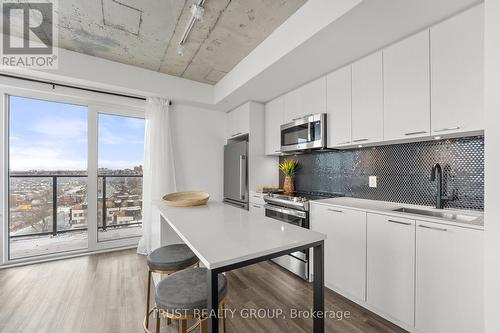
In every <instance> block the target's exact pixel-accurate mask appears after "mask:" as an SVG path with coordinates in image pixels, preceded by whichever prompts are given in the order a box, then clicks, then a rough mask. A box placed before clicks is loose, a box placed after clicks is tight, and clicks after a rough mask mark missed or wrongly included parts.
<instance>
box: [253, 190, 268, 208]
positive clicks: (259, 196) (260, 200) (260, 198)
mask: <svg viewBox="0 0 500 333" xmlns="http://www.w3.org/2000/svg"><path fill="white" fill-rule="evenodd" d="M264 195H265V194H264V193H260V192H255V191H250V198H249V201H250V202H251V203H254V204H257V205H260V206H264V205H265V204H266V202H265V201H264Z"/></svg>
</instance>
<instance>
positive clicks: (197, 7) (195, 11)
mask: <svg viewBox="0 0 500 333" xmlns="http://www.w3.org/2000/svg"><path fill="white" fill-rule="evenodd" d="M204 3H205V0H198V2H197V3H194V4H192V5H191V17H190V18H189V22H188V25H187V27H186V30H184V33H183V34H182V37H181V40H180V41H179V47H178V48H177V54H178V55H179V56H181V57H182V56H183V55H184V44H186V42H187V39H188V37H189V34H190V33H191V30H193V27H194V24H195V22H196V21H198V22H203V16H204V15H205V8H204V7H203V4H204Z"/></svg>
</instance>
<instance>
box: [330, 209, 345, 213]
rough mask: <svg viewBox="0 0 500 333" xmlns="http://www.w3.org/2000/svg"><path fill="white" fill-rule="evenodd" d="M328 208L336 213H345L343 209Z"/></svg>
mask: <svg viewBox="0 0 500 333" xmlns="http://www.w3.org/2000/svg"><path fill="white" fill-rule="evenodd" d="M328 210H329V211H330V212H334V213H343V211H341V210H336V209H331V208H328Z"/></svg>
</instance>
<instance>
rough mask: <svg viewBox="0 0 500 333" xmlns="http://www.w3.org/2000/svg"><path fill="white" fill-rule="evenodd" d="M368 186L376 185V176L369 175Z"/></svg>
mask: <svg viewBox="0 0 500 333" xmlns="http://www.w3.org/2000/svg"><path fill="white" fill-rule="evenodd" d="M369 183H370V187H377V176H370V177H369Z"/></svg>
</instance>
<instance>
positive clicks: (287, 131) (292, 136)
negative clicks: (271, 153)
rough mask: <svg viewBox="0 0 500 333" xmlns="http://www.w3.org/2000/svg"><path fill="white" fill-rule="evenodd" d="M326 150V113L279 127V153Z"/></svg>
mask: <svg viewBox="0 0 500 333" xmlns="http://www.w3.org/2000/svg"><path fill="white" fill-rule="evenodd" d="M321 148H326V113H318V114H311V115H307V116H305V117H302V118H298V119H294V120H293V121H292V122H291V123H288V124H284V125H281V151H282V152H291V151H300V150H308V149H321Z"/></svg>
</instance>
